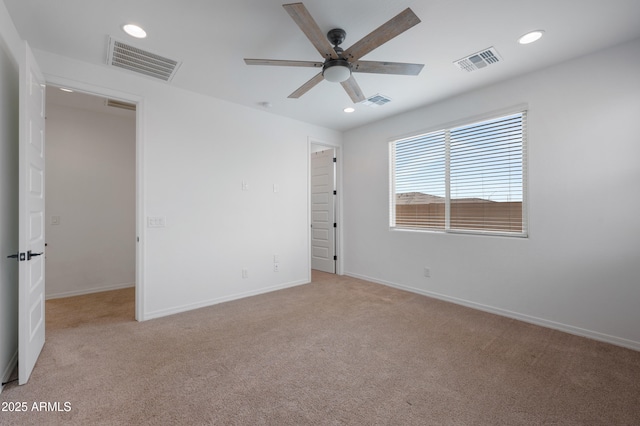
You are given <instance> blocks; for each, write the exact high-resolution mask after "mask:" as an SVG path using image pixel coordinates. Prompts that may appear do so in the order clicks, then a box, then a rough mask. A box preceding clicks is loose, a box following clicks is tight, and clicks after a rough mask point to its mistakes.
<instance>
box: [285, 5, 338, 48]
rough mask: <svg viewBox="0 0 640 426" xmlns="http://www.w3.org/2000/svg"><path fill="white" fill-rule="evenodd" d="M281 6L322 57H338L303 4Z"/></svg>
mask: <svg viewBox="0 0 640 426" xmlns="http://www.w3.org/2000/svg"><path fill="white" fill-rule="evenodd" d="M282 7H284V8H285V10H286V11H287V12H288V13H289V15H291V17H292V18H293V20H294V21H295V22H296V24H298V26H299V27H300V29H301V30H302V32H303V33H304V34H305V35H306V36H307V38H308V39H309V41H311V44H313V45H314V46H315V48H316V49H318V52H320V54H321V55H322V57H323V58H332V59H338V54H337V53H336V51H335V50H333V46H331V43H329V40H327V36H326V35H325V34H324V32H322V30H321V29H320V27H319V26H318V24H317V23H316V21H314V19H313V17H312V16H311V14H310V13H309V11H308V10H307V8H306V7H304V4H302V3H291V4H283V5H282Z"/></svg>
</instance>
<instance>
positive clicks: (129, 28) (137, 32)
mask: <svg viewBox="0 0 640 426" xmlns="http://www.w3.org/2000/svg"><path fill="white" fill-rule="evenodd" d="M122 29H123V30H124V32H125V33H127V34H129V35H130V36H131V37H135V38H145V37H146V36H147V32H146V31H145V30H143V29H142V28H140V27H139V26H137V25H133V24H127V25H125V26H123V27H122Z"/></svg>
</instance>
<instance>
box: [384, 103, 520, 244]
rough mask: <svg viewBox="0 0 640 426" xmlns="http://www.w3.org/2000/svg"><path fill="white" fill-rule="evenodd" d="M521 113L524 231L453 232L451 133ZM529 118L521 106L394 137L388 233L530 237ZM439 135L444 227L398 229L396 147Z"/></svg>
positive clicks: (390, 161) (468, 230) (400, 227)
mask: <svg viewBox="0 0 640 426" xmlns="http://www.w3.org/2000/svg"><path fill="white" fill-rule="evenodd" d="M515 114H522V231H521V232H508V231H499V230H483V229H460V228H454V229H452V228H451V226H450V219H451V218H450V215H451V194H450V192H451V158H450V153H451V146H450V137H449V135H450V132H451V130H454V129H456V128H459V127H465V126H472V125H475V124H480V123H482V122H485V121H491V120H494V119H499V118H503V117H508V116H510V115H515ZM528 116H529V110H528V106H527V105H518V106H515V107H511V108H507V109H502V110H499V111H494V112H491V113H488V114H483V115H479V116H475V117H471V118H466V119H462V120H456V121H454V122H450V123H447V124H445V125H440V126H433V127H431V128H430V129H428V130H423V131H419V132H415V133H411V134H406V135H403V136H401V137H395V138H392V139H389V140H388V143H389V145H388V148H389V204H388V206H389V230H391V231H398V232H422V233H424V232H426V233H437V234H466V235H484V236H498V237H501V236H505V237H515V238H528V237H529V215H528V210H529V202H528V194H529V189H528V139H529V136H528V127H527V120H528ZM438 132H445V133H446V135H447V136H446V137H445V138H444V139H445V141H444V143H445V148H444V150H445V157H446V159H445V162H446V171H445V178H444V180H445V181H444V186H445V192H446V194H445V203H444V204H445V224H444V227H443V228H427V227H425V228H423V227H415V226H414V227H412V226H397V225H396V193H395V188H396V181H395V180H396V170H395V155H394V152H395V151H394V147H395V144H396V143H397V142H402V141H407V140H410V139H415V138H419V137H421V136H427V135H429V134H435V133H438Z"/></svg>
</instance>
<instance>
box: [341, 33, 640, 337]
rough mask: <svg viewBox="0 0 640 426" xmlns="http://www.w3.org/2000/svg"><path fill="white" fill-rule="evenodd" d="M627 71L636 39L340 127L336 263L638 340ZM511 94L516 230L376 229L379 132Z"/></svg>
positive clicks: (411, 127)
mask: <svg viewBox="0 0 640 426" xmlns="http://www.w3.org/2000/svg"><path fill="white" fill-rule="evenodd" d="M638 69H640V40H636V41H635V42H632V43H628V44H625V45H621V46H618V47H616V48H611V49H608V50H606V51H602V52H600V53H597V54H593V55H590V56H587V57H583V58H580V59H577V60H573V61H570V62H566V63H564V64H561V65H558V66H555V67H552V68H548V69H545V70H542V71H540V72H535V73H532V74H529V75H526V76H524V77H521V78H517V79H514V80H510V81H507V82H504V83H501V84H498V85H495V86H492V87H488V88H485V89H482V90H477V91H474V92H472V93H468V94H465V95H462V96H458V97H455V98H452V99H449V100H446V101H444V102H441V103H438V104H436V105H432V106H429V107H426V108H423V109H419V110H416V111H413V112H410V113H406V114H403V115H400V116H397V117H394V118H391V119H387V120H384V121H381V122H378V123H376V124H373V125H369V126H365V127H362V128H360V129H356V130H353V131H350V132H347V133H346V134H345V135H344V142H343V152H344V163H345V164H344V183H345V188H344V212H345V273H347V274H349V275H353V276H357V277H363V278H367V279H371V280H373V281H377V282H381V283H385V284H389V285H393V286H398V287H402V288H406V289H409V290H412V291H416V292H419V293H423V294H429V295H434V296H437V297H441V298H444V299H448V300H452V301H455V302H458V303H463V304H467V305H470V306H474V307H476V308H480V309H486V310H490V311H493V312H497V313H500V314H503V315H508V316H513V317H516V318H521V319H524V320H526V321H530V322H534V323H539V324H543V325H547V326H551V327H555V328H560V329H563V330H566V331H570V332H572V333H577V334H582V335H587V336H591V337H593V338H596V339H601V340H605V341H609V342H613V343H616V344H620V345H624V346H628V347H633V348H636V349H640V309H639V307H638V306H639V305H638V301H640V285H639V282H640V281H639V277H640V221H638V219H637V217H638V212H639V211H640V191H639V190H638V184H639V183H640V163H639V160H640V136H639V135H640V120H639V117H640V78H638ZM521 103H527V104H528V106H529V117H528V134H529V162H528V164H529V221H530V237H529V238H527V239H521V238H508V237H486V236H468V235H444V234H438V233H416V232H401V231H390V230H389V227H388V223H389V219H388V216H389V215H388V210H389V208H388V202H389V200H388V198H389V196H388V194H389V191H388V187H389V186H388V177H389V173H388V141H389V140H390V139H392V138H394V137H397V136H401V135H407V134H410V133H413V132H418V131H420V130H423V129H428V128H433V127H434V126H437V125H442V124H445V123H449V122H452V121H456V120H460V119H463V118H465V117H474V116H477V115H481V114H485V113H488V112H492V111H496V110H500V109H503V108H506V107H510V106H513V105H517V104H521ZM375 188H377V189H375ZM425 266H428V267H429V268H431V278H425V277H423V274H422V272H423V267H425Z"/></svg>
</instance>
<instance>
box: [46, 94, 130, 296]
mask: <svg viewBox="0 0 640 426" xmlns="http://www.w3.org/2000/svg"><path fill="white" fill-rule="evenodd" d="M48 90H51V89H48ZM53 90H56V89H53ZM46 139H47V140H46V143H47V158H46V171H47V194H46V212H47V220H46V229H45V230H46V235H47V280H46V294H47V298H51V297H65V296H72V295H77V294H85V293H91V292H96V291H106V290H112V289H116V288H123V287H131V286H133V285H134V284H135V256H136V254H135V244H136V243H135V238H136V231H135V212H136V209H135V197H136V180H135V159H136V121H135V113H134V112H131V114H130V115H129V116H128V117H127V116H120V115H114V114H108V113H104V112H97V111H91V110H86V109H78V108H72V107H69V106H63V105H57V104H55V103H51V102H47V128H46ZM53 216H57V217H58V218H59V219H60V221H59V224H58V225H53V224H52V220H51V219H52V217H53Z"/></svg>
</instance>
